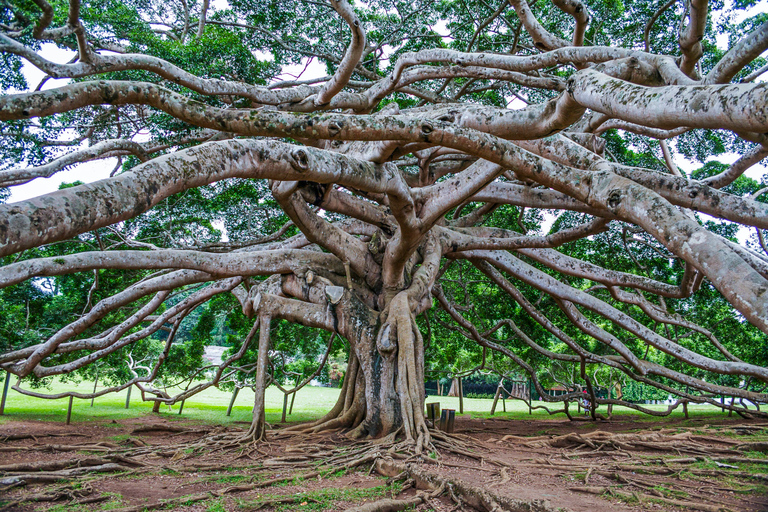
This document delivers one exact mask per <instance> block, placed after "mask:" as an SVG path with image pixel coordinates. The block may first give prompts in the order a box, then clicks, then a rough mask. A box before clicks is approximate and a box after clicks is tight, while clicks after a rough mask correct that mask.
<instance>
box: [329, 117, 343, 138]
mask: <svg viewBox="0 0 768 512" xmlns="http://www.w3.org/2000/svg"><path fill="white" fill-rule="evenodd" d="M340 132H341V125H340V124H339V123H337V122H336V121H333V122H331V123H330V124H328V135H330V136H331V137H335V136H337V135H338V134H339V133H340Z"/></svg>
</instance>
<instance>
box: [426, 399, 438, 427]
mask: <svg viewBox="0 0 768 512" xmlns="http://www.w3.org/2000/svg"><path fill="white" fill-rule="evenodd" d="M427 419H429V420H430V421H431V422H432V425H433V426H437V423H438V421H440V402H431V403H428V404H427Z"/></svg>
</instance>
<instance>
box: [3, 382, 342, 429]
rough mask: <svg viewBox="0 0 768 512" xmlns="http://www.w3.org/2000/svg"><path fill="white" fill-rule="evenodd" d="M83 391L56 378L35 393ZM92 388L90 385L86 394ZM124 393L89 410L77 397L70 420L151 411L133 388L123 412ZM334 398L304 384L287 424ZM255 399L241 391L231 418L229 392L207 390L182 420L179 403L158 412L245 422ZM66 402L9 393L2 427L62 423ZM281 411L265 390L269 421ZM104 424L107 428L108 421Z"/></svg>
mask: <svg viewBox="0 0 768 512" xmlns="http://www.w3.org/2000/svg"><path fill="white" fill-rule="evenodd" d="M22 387H23V386H22ZM84 388H88V384H83V383H81V384H80V385H76V384H73V383H61V382H59V381H58V380H55V381H54V382H53V384H52V385H51V388H50V389H42V390H35V391H37V392H44V393H51V394H54V393H63V392H66V391H83V389H84ZM92 389H93V388H92V387H90V389H89V390H92ZM169 391H170V390H169ZM126 394H127V392H126V391H122V392H120V393H112V394H109V395H104V396H102V397H99V398H96V400H95V401H94V406H93V407H91V401H90V400H79V399H77V398H76V399H75V400H74V402H73V405H72V421H73V422H81V421H103V420H111V419H114V420H117V421H119V420H120V419H125V418H135V417H136V416H141V415H143V414H149V413H151V410H152V402H142V400H141V394H140V393H138V392H137V390H136V389H135V388H134V390H133V391H132V393H131V403H130V407H129V408H128V409H126V408H125V398H126ZM338 396H339V389H334V388H323V387H310V386H307V387H305V388H303V389H302V390H301V391H299V392H298V393H297V394H296V402H295V403H294V406H293V414H291V415H289V416H288V421H290V422H299V421H310V420H314V419H317V418H319V417H321V416H322V415H323V414H325V413H326V412H328V410H329V409H331V408H332V407H333V405H334V404H335V403H336V399H337V398H338ZM253 398H254V394H253V391H251V390H250V389H247V388H246V389H242V390H240V393H239V394H238V395H237V400H236V401H235V406H234V407H233V409H232V415H231V416H229V417H227V416H226V411H227V407H228V406H229V401H230V400H231V399H232V394H231V393H228V392H225V391H221V390H219V389H217V388H215V387H210V388H208V389H206V390H204V391H203V392H201V393H198V394H197V395H195V396H194V397H192V398H191V399H189V400H187V401H186V403H185V404H184V410H183V411H182V414H181V416H179V415H178V414H177V413H178V411H179V405H180V404H176V405H174V406H173V407H172V408H169V407H168V406H166V405H161V406H160V411H161V413H162V415H163V416H164V417H166V418H168V419H171V420H195V421H203V422H211V423H231V422H236V421H246V422H249V421H250V420H251V410H252V409H253ZM68 402H69V399H68V398H60V399H58V400H48V399H42V398H36V397H30V396H26V395H22V394H20V393H18V392H16V391H14V390H12V389H11V390H9V391H8V399H7V401H6V405H5V415H4V416H0V424H2V423H5V422H8V421H13V420H19V419H24V420H40V421H57V422H63V421H65V420H66V417H67V405H68ZM282 407H283V394H282V393H281V392H280V391H279V390H278V389H277V388H275V387H274V386H271V387H269V388H268V389H267V392H266V413H267V422H269V423H278V422H280V419H281V416H282ZM105 424H106V425H109V423H105Z"/></svg>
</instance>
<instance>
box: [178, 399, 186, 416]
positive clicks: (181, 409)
mask: <svg viewBox="0 0 768 512" xmlns="http://www.w3.org/2000/svg"><path fill="white" fill-rule="evenodd" d="M186 401H187V399H186V398H185V399H184V400H182V401H181V405H180V406H179V416H181V411H183V410H184V402H186Z"/></svg>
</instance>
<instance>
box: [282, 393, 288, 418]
mask: <svg viewBox="0 0 768 512" xmlns="http://www.w3.org/2000/svg"><path fill="white" fill-rule="evenodd" d="M287 412H288V393H284V394H283V417H282V418H280V423H285V414H286V413H287Z"/></svg>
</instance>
